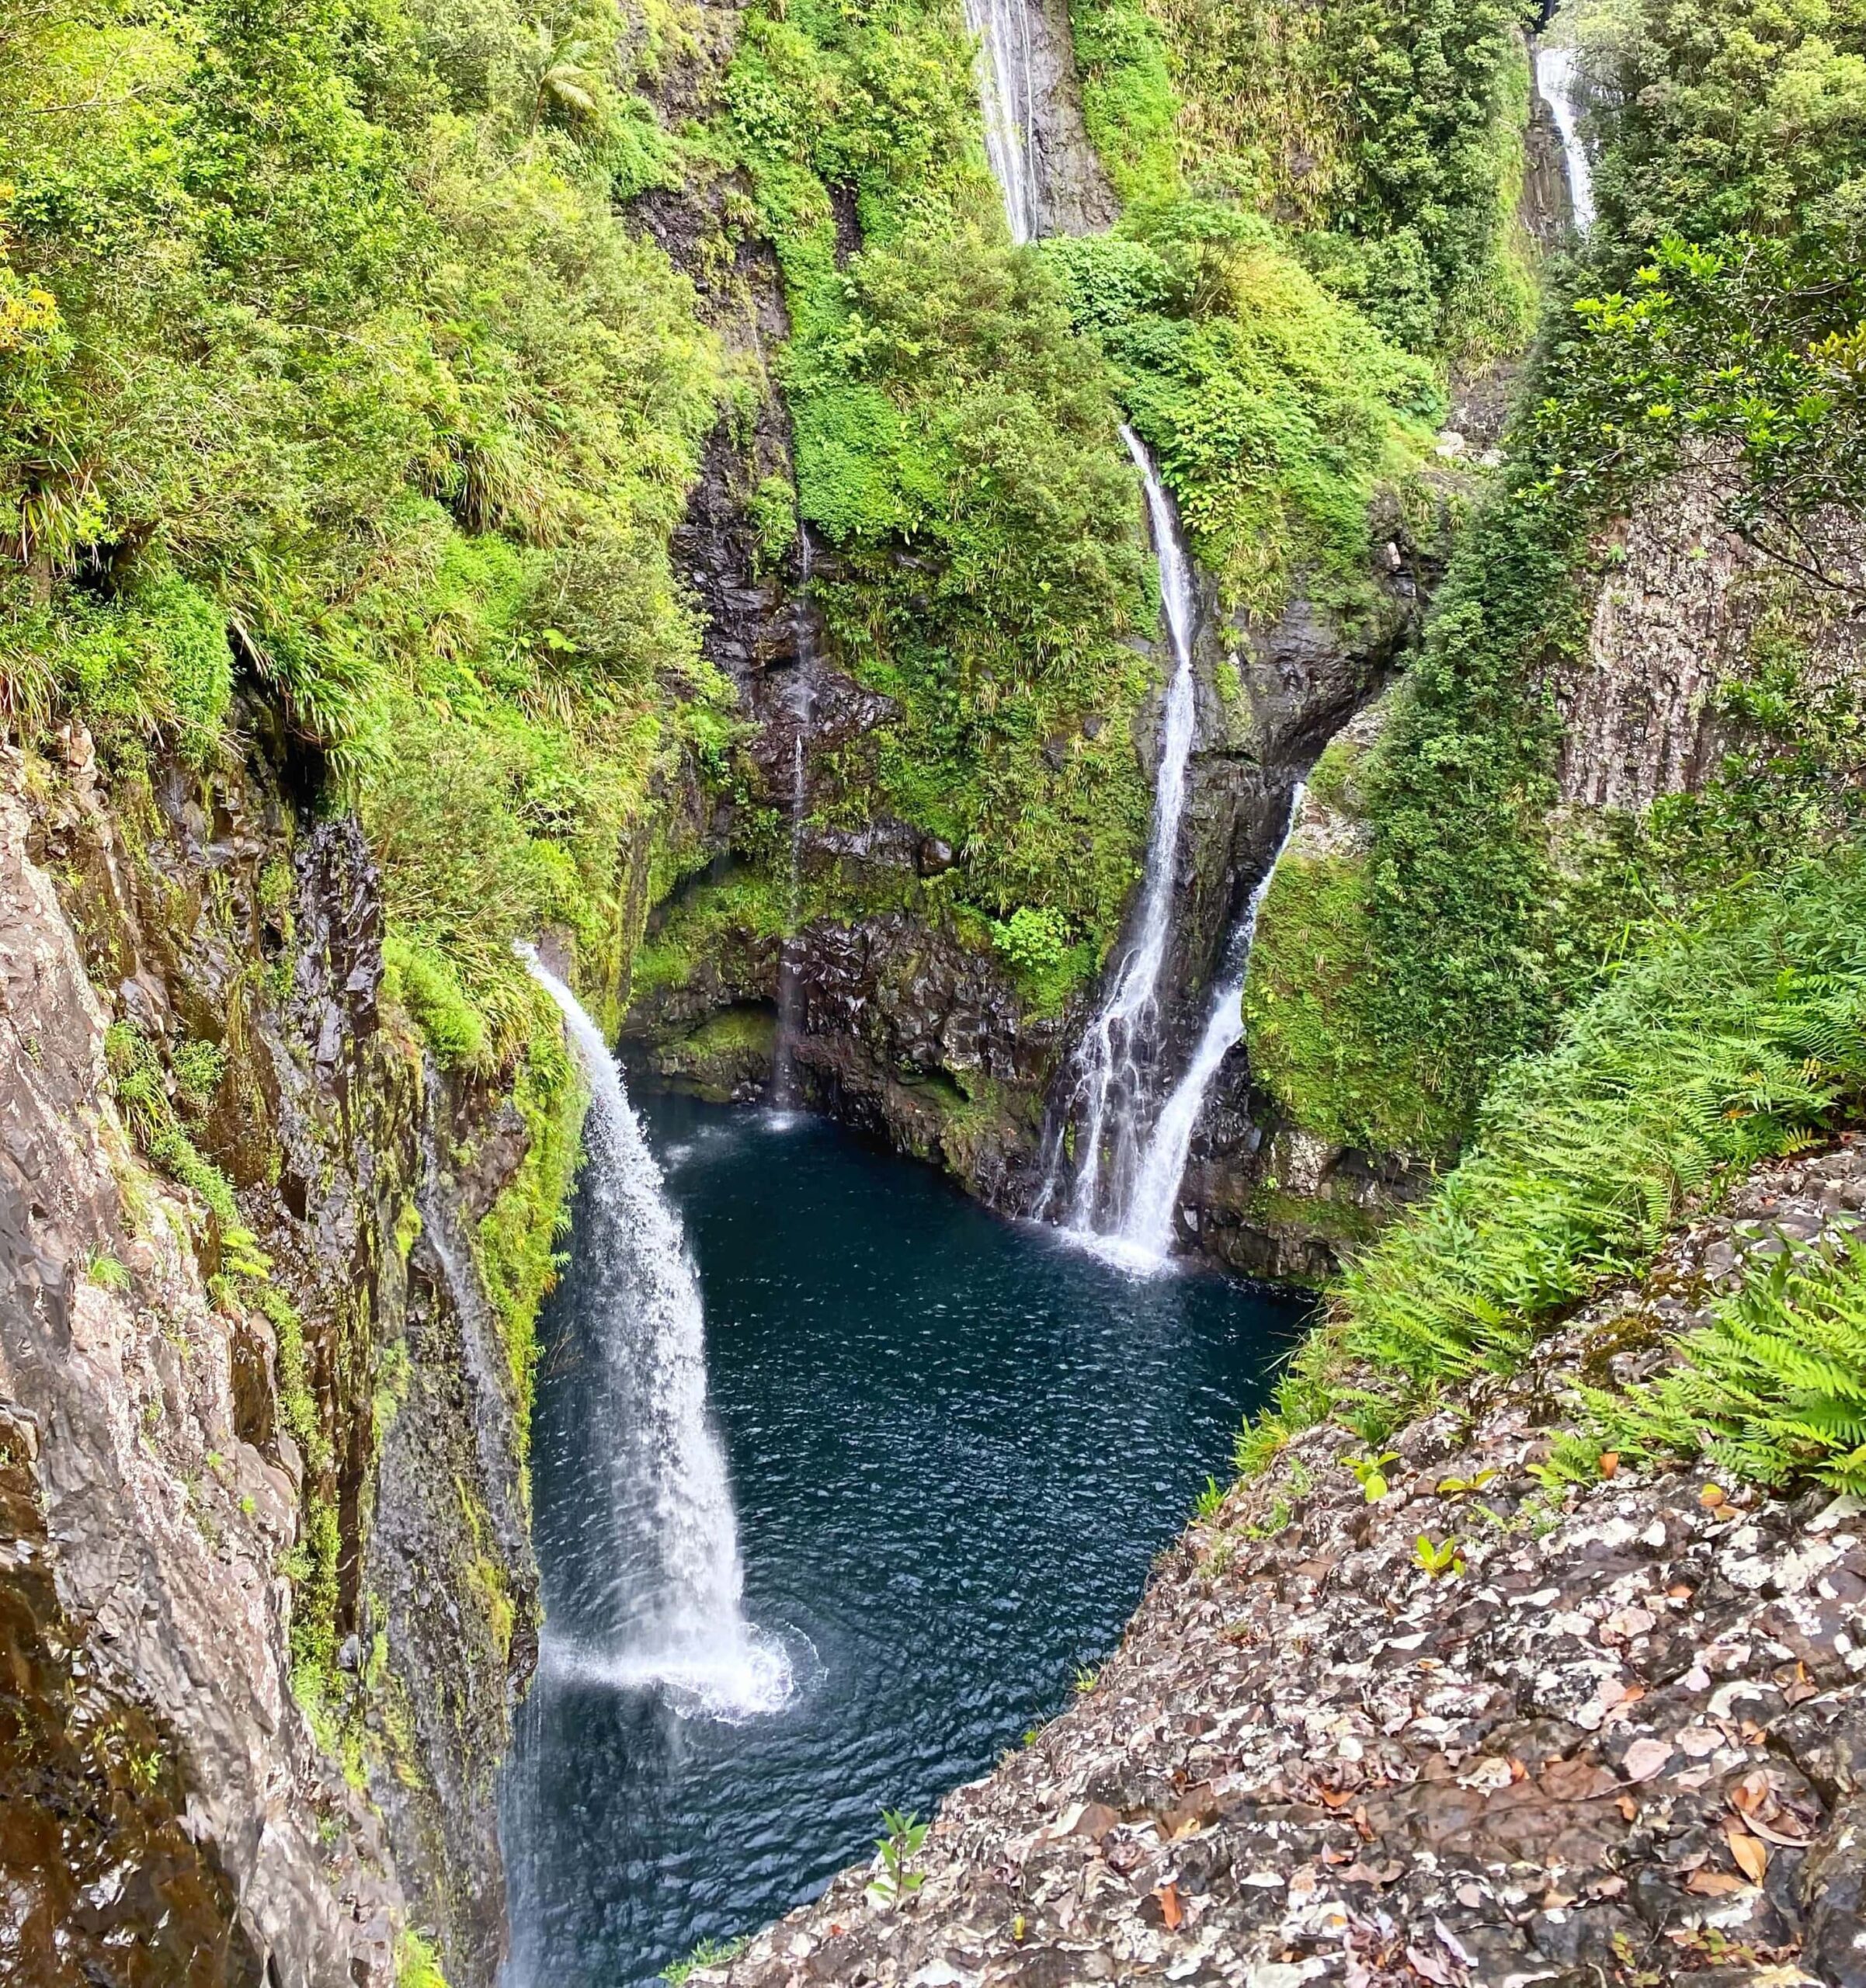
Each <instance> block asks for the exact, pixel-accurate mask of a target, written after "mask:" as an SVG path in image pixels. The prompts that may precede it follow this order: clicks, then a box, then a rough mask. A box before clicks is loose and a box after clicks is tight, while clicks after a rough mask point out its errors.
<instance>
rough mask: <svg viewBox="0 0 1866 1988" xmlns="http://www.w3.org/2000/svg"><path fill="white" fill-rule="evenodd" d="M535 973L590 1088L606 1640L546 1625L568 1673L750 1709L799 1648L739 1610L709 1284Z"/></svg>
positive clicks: (614, 1089) (542, 976)
mask: <svg viewBox="0 0 1866 1988" xmlns="http://www.w3.org/2000/svg"><path fill="white" fill-rule="evenodd" d="M523 958H524V960H525V964H526V967H527V968H529V969H530V973H531V975H532V978H533V979H534V980H536V981H537V983H538V985H540V987H542V988H543V989H544V991H545V992H547V994H548V995H549V996H551V999H552V1000H554V1002H555V1003H557V1005H558V1007H559V1008H560V1009H561V1010H562V1011H563V1016H564V1022H565V1030H566V1033H567V1034H568V1036H569V1038H570V1042H571V1045H572V1049H573V1051H575V1055H576V1058H577V1061H578V1062H579V1065H581V1066H582V1071H583V1075H584V1077H585V1079H586V1081H587V1082H588V1083H589V1093H590V1098H589V1114H588V1116H587V1117H586V1119H585V1121H584V1131H583V1138H584V1147H585V1151H586V1160H585V1170H586V1180H585V1192H584V1204H583V1211H582V1219H583V1221H584V1222H585V1224H586V1230H587V1231H593V1233H589V1232H586V1235H585V1236H584V1238H583V1240H582V1243H581V1245H580V1246H579V1257H580V1259H581V1260H582V1264H583V1266H584V1268H583V1270H582V1273H581V1275H582V1281H583V1282H584V1284H585V1286H586V1288H589V1290H590V1291H591V1293H592V1296H591V1298H590V1301H589V1312H590V1315H592V1317H594V1318H595V1319H597V1320H599V1322H600V1329H599V1343H598V1344H597V1345H596V1346H594V1347H591V1348H589V1354H590V1355H591V1356H592V1357H591V1362H590V1368H589V1376H588V1380H587V1386H588V1387H589V1390H590V1391H591V1392H592V1396H593V1397H594V1399H593V1400H592V1413H591V1416H590V1422H591V1426H592V1428H593V1429H594V1430H596V1432H597V1435H598V1440H599V1444H601V1446H602V1448H601V1452H600V1454H599V1455H596V1456H594V1457H592V1458H591V1459H590V1462H591V1467H592V1468H593V1469H595V1470H596V1471H598V1472H601V1473H603V1475H604V1476H605V1477H606V1479H607V1486H606V1489H607V1493H608V1495H607V1499H606V1512H607V1518H608V1523H609V1524H610V1527H611V1528H612V1529H613V1540H612V1541H610V1548H611V1551H610V1555H609V1564H610V1568H611V1570H612V1571H611V1575H610V1581H609V1584H608V1588H607V1591H606V1594H605V1595H604V1596H603V1598H602V1600H603V1613H604V1614H606V1617H607V1618H608V1619H607V1622H606V1625H605V1629H604V1633H603V1639H602V1642H601V1644H600V1646H594V1647H592V1646H591V1645H590V1644H589V1643H587V1642H585V1643H581V1644H579V1645H576V1646H572V1647H568V1648H565V1647H560V1646H555V1645H553V1644H552V1643H551V1641H550V1639H549V1637H548V1635H547V1641H546V1654H547V1656H548V1657H549V1658H550V1660H551V1662H552V1663H553V1664H554V1666H555V1667H557V1668H558V1670H560V1672H561V1673H568V1674H569V1675H571V1676H572V1677H582V1678H584V1679H586V1680H589V1681H590V1682H592V1683H595V1684H602V1685H606V1686H608V1687H612V1688H615V1689H619V1690H624V1691H645V1690H653V1689H658V1690H660V1691H662V1692H663V1693H664V1694H665V1696H666V1698H668V1700H669V1702H670V1703H671V1704H672V1705H673V1706H674V1707H675V1708H676V1710H678V1711H682V1712H687V1711H697V1712H704V1713H705V1714H707V1715H710V1716H711V1717H714V1718H718V1719H744V1718H748V1717H750V1716H752V1715H756V1714H757V1713H759V1712H775V1711H776V1710H777V1709H778V1708H779V1707H780V1706H781V1705H783V1704H784V1702H785V1701H786V1700H787V1698H789V1697H790V1695H791V1685H792V1677H791V1662H790V1658H789V1656H788V1655H787V1653H786V1652H785V1650H784V1648H783V1647H782V1646H781V1645H780V1643H779V1642H777V1639H774V1638H772V1637H770V1636H766V1635H762V1634H761V1633H760V1632H759V1631H758V1630H756V1628H753V1627H752V1625H750V1624H749V1623H748V1622H747V1621H745V1616H744V1614H743V1612H742V1610H741V1607H740V1605H739V1599H740V1594H741V1591H742V1588H743V1586H744V1569H743V1568H742V1566H741V1564H740V1561H739V1557H738V1520H737V1517H736V1516H735V1514H734V1511H733V1509H732V1496H731V1487H730V1486H729V1485H728V1482H727V1479H726V1466H725V1452H724V1451H723V1450H722V1449H721V1446H720V1442H719V1437H718V1434H717V1432H716V1431H715V1430H714V1427H713V1424H712V1420H711V1416H709V1414H708V1413H707V1399H706V1392H707V1375H706V1329H705V1317H704V1312H703V1310H702V1308H701V1305H700V1283H699V1279H698V1277H697V1274H696V1273H695V1270H694V1268H693V1260H692V1258H691V1257H690V1256H689V1255H688V1253H687V1248H686V1237H685V1236H684V1235H683V1232H682V1229H681V1226H680V1218H679V1216H678V1215H676V1213H675V1211H674V1209H673V1208H672V1204H670V1203H669V1201H668V1198H667V1194H666V1190H665V1187H664V1186H663V1184H662V1178H661V1170H660V1168H659V1167H658V1166H657V1165H656V1164H655V1158H654V1156H653V1154H652V1153H651V1152H649V1151H648V1144H647V1142H646V1141H645V1139H644V1138H642V1135H641V1127H640V1125H639V1124H637V1123H636V1121H635V1114H634V1112H633V1110H631V1108H630V1107H629V1102H628V1098H627V1093H625V1092H624V1090H623V1088H622V1076H621V1072H620V1070H619V1069H617V1065H616V1060H615V1058H614V1057H613V1055H611V1054H610V1048H609V1045H608V1044H607V1043H606V1041H604V1040H603V1035H602V1033H601V1031H600V1030H599V1029H598V1028H597V1027H596V1024H595V1023H594V1022H592V1020H590V1018H589V1016H588V1015H587V1014H586V1013H584V1011H583V1010H582V1006H580V1005H579V1003H578V1001H577V998H576V996H575V995H574V994H572V992H571V991H570V989H568V987H566V986H565V985H564V983H563V982H561V980H559V979H558V978H557V977H556V975H554V974H553V973H551V972H550V971H548V970H547V968H545V967H544V965H543V964H540V961H539V960H538V959H537V955H536V954H534V953H532V952H531V951H529V949H526V950H524V951H523Z"/></svg>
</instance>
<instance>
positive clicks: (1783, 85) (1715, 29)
mask: <svg viewBox="0 0 1866 1988" xmlns="http://www.w3.org/2000/svg"><path fill="white" fill-rule="evenodd" d="M1567 25H1568V26H1569V30H1570V32H1571V33H1572V34H1573V36H1575V38H1576V40H1577V41H1578V42H1579V46H1580V49H1581V52H1582V57H1583V64H1584V70H1585V74H1586V78H1587V81H1588V82H1589V84H1590V98H1591V101H1592V105H1593V109H1592V115H1591V120H1590V122H1591V126H1592V130H1593V136H1594V138H1595V141H1596V143H1597V147H1598V148H1599V151H1600V155H1601V156H1600V165H1599V169H1598V170H1597V172H1596V175H1595V181H1594V186H1595V196H1596V200H1597V204H1598V206H1599V207H1600V218H1601V221H1602V223H1603V224H1604V228H1605V230H1606V231H1607V233H1608V234H1609V235H1611V238H1613V239H1614V240H1615V241H1617V242H1621V243H1624V245H1626V248H1627V249H1628V251H1629V252H1630V253H1631V254H1632V255H1642V254H1644V253H1645V252H1646V251H1647V250H1648V249H1649V248H1651V247H1652V245H1655V244H1656V243H1657V242H1659V240H1660V239H1661V238H1663V237H1664V236H1666V235H1672V234H1678V235H1684V236H1687V237H1688V238H1691V239H1694V240H1696V241H1698V242H1709V241H1711V240H1713V239H1715V238H1718V237H1721V236H1729V235H1737V234H1739V233H1750V234H1753V235H1759V236H1773V237H1777V238H1780V237H1783V236H1786V235H1793V234H1795V233H1798V232H1800V231H1804V230H1810V229H1819V228H1821V227H1822V226H1823V225H1825V224H1827V223H1828V222H1830V221H1834V220H1836V219H1848V220H1851V221H1857V220H1858V219H1860V218H1861V211H1862V195H1863V194H1866V7H1862V6H1861V5H1860V0H1819V4H1817V5H1790V6H1781V5H1771V4H1769V0H1582V4H1580V5H1578V6H1577V7H1576V8H1575V9H1574V10H1573V12H1572V16H1570V17H1569V21H1568V23H1567Z"/></svg>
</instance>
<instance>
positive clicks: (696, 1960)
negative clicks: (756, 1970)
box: [661, 1933, 750, 1988]
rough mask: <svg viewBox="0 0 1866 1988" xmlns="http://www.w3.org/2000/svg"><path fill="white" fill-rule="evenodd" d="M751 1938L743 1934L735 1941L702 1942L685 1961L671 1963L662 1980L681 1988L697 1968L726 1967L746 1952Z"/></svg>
mask: <svg viewBox="0 0 1866 1988" xmlns="http://www.w3.org/2000/svg"><path fill="white" fill-rule="evenodd" d="M749 1937H750V1936H749V1934H744V1933H742V1934H739V1936H738V1938H737V1939H735V1940H702V1941H700V1943H699V1945H697V1946H696V1947H695V1948H694V1949H693V1952H691V1953H690V1954H689V1955H687V1957H686V1959H685V1960H676V1961H670V1962H669V1963H668V1964H667V1965H666V1966H665V1967H664V1968H663V1969H662V1970H661V1979H662V1980H663V1981H665V1982H667V1983H669V1988H681V1984H682V1983H683V1982H684V1981H685V1980H686V1978H687V1976H689V1975H690V1974H691V1973H693V1971H694V1970H695V1969H697V1968H702V1967H724V1966H725V1965H726V1963H727V1962H728V1961H733V1960H736V1959H737V1958H738V1956H739V1955H741V1954H742V1953H743V1952H745V1946H746V1944H747V1942H748V1941H749Z"/></svg>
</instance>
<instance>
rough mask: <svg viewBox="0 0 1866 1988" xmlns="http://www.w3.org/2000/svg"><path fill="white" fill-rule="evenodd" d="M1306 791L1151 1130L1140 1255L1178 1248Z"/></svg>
mask: <svg viewBox="0 0 1866 1988" xmlns="http://www.w3.org/2000/svg"><path fill="white" fill-rule="evenodd" d="M1305 791H1306V790H1305V787H1303V785H1302V784H1301V781H1298V782H1297V784H1296V790H1295V791H1294V793H1293V794H1291V796H1290V801H1289V818H1288V820H1287V822H1285V823H1284V828H1283V836H1282V839H1281V840H1280V841H1279V842H1278V843H1277V846H1276V850H1275V852H1274V854H1273V855H1272V856H1271V857H1270V864H1269V867H1267V869H1266V870H1265V871H1264V872H1263V875H1262V876H1261V877H1260V878H1258V879H1257V881H1256V887H1255V888H1253V890H1252V891H1251V894H1250V897H1249V901H1248V902H1246V905H1245V906H1244V915H1243V916H1242V918H1240V919H1239V920H1238V925H1237V930H1235V932H1233V933H1232V935H1231V943H1230V944H1229V945H1228V947H1226V948H1225V969H1224V971H1223V973H1222V974H1221V975H1220V977H1219V980H1218V986H1217V988H1216V989H1214V992H1213V994H1212V997H1211V1010H1210V1012H1209V1013H1208V1014H1207V1016H1206V1017H1205V1031H1204V1034H1202V1035H1201V1037H1199V1046H1198V1048H1197V1049H1195V1050H1194V1051H1193V1055H1192V1061H1191V1062H1190V1063H1189V1064H1187V1066H1186V1074H1185V1075H1184V1076H1183V1077H1181V1078H1180V1080H1179V1082H1178V1083H1177V1084H1176V1086H1174V1087H1173V1095H1172V1096H1171V1097H1169V1098H1168V1099H1167V1100H1166V1103H1165V1104H1164V1105H1163V1106H1162V1107H1161V1110H1160V1115H1159V1117H1158V1118H1157V1119H1156V1120H1155V1122H1154V1127H1153V1133H1152V1137H1151V1138H1149V1139H1148V1142H1147V1149H1146V1151H1145V1152H1144V1153H1142V1154H1141V1163H1140V1171H1139V1173H1138V1175H1137V1176H1136V1177H1135V1183H1134V1193H1133V1194H1132V1196H1131V1198H1130V1199H1129V1201H1128V1214H1127V1219H1126V1220H1125V1221H1124V1222H1123V1223H1122V1224H1121V1238H1120V1239H1121V1243H1122V1244H1123V1246H1124V1248H1125V1249H1128V1250H1129V1251H1131V1253H1133V1255H1134V1256H1135V1258H1136V1259H1137V1260H1140V1261H1141V1262H1147V1261H1153V1262H1163V1261H1164V1260H1165V1259H1166V1256H1167V1255H1168V1253H1169V1252H1170V1251H1171V1249H1172V1248H1173V1215H1174V1214H1175V1212H1176V1210H1177V1209H1178V1207H1179V1199H1180V1182H1181V1181H1182V1180H1184V1178H1185V1177H1186V1156H1187V1153H1188V1152H1190V1150H1191V1148H1192V1135H1193V1132H1194V1129H1195V1128H1197V1124H1198V1122H1199V1114H1200V1113H1201V1111H1202V1110H1204V1106H1205V1093H1207V1092H1208V1090H1211V1080H1212V1079H1213V1078H1214V1077H1215V1076H1217V1075H1218V1066H1219V1065H1220V1064H1221V1063H1222V1062H1224V1060H1225V1057H1226V1056H1227V1055H1228V1054H1229V1053H1230V1051H1231V1050H1232V1048H1233V1047H1234V1046H1235V1044H1237V1043H1238V1042H1239V1041H1241V1040H1242V1037H1243V1034H1244V982H1245V978H1246V975H1248V974H1249V971H1250V949H1251V945H1252V943H1253V940H1255V939H1256V936H1257V914H1258V913H1259V912H1260V911H1261V910H1262V909H1263V900H1264V898H1265V897H1266V896H1267V895H1269V891H1270V879H1271V878H1273V877H1274V876H1275V874H1277V864H1278V863H1279V862H1280V860H1281V859H1282V855H1283V852H1284V850H1286V849H1287V848H1288V846H1289V840H1290V837H1291V836H1293V835H1294V833H1295V832H1296V828H1297V825H1298V822H1300V821H1301V818H1302V800H1303V796H1304V794H1305Z"/></svg>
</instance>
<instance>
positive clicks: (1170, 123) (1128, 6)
mask: <svg viewBox="0 0 1866 1988" xmlns="http://www.w3.org/2000/svg"><path fill="white" fill-rule="evenodd" d="M1069 22H1070V26H1071V27H1072V30H1073V31H1074V40H1075V70H1076V75H1077V77H1078V79H1079V85H1080V88H1081V92H1082V121H1083V123H1085V124H1086V126H1087V127H1088V133H1089V143H1090V144H1093V146H1094V148H1095V150H1096V155H1097V156H1098V157H1099V158H1100V160H1101V162H1102V164H1103V166H1104V167H1106V169H1107V174H1108V178H1109V180H1110V182H1111V183H1112V185H1113V186H1114V190H1115V192H1116V193H1117V194H1119V195H1120V196H1121V200H1122V201H1123V202H1124V203H1125V204H1127V205H1128V206H1132V205H1134V204H1135V203H1140V202H1144V201H1147V200H1159V199H1161V198H1163V197H1168V196H1172V195H1173V194H1176V193H1178V192H1179V191H1180V157H1179V151H1180V135H1179V133H1180V112H1181V104H1180V97H1179V94H1178V92H1176V90H1175V89H1174V88H1173V75H1172V70H1171V66H1170V64H1169V59H1168V57H1167V52H1166V42H1165V40H1164V39H1163V37H1162V34H1161V32H1160V30H1159V26H1157V25H1156V24H1155V22H1154V21H1153V19H1152V18H1151V17H1150V16H1149V15H1148V12H1147V9H1146V8H1145V6H1144V5H1141V0H1070V6H1069Z"/></svg>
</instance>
